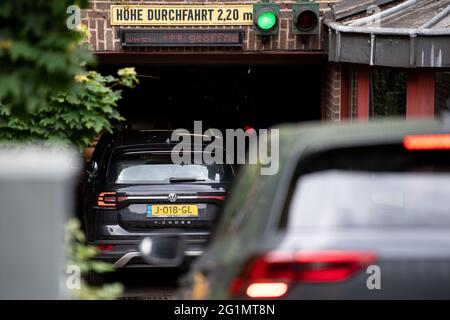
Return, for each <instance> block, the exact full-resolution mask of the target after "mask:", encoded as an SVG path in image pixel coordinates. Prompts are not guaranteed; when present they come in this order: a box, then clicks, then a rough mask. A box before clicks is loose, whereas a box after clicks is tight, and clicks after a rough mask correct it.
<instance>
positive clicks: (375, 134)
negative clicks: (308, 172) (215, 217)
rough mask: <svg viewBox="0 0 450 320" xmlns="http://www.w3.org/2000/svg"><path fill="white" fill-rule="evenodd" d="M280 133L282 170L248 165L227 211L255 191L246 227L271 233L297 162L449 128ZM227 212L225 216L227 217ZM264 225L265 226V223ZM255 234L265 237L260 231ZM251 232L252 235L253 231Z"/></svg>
mask: <svg viewBox="0 0 450 320" xmlns="http://www.w3.org/2000/svg"><path fill="white" fill-rule="evenodd" d="M276 128H277V129H279V130H280V131H279V135H280V140H279V162H278V163H279V170H278V173H277V174H274V175H261V171H260V170H259V167H260V165H256V166H255V165H247V166H245V167H244V168H242V169H241V171H240V174H239V176H240V178H238V181H236V183H235V185H236V188H235V189H234V191H235V194H238V196H236V197H233V196H232V197H231V198H230V199H229V201H228V204H227V207H226V209H225V210H227V209H228V208H231V209H230V210H236V209H235V208H240V206H239V197H240V196H241V194H244V195H245V194H246V190H255V192H256V193H257V194H258V195H259V196H258V197H256V198H252V199H253V200H251V201H252V203H251V205H250V204H249V205H248V208H252V209H251V211H250V210H249V213H250V212H258V214H250V217H249V218H248V220H247V225H252V226H257V225H261V226H262V225H265V228H269V229H266V230H270V228H272V227H273V226H276V225H277V223H278V219H279V215H280V212H281V210H282V208H283V207H284V201H285V200H286V199H285V198H286V196H287V193H288V190H289V186H290V184H291V181H292V177H293V174H294V173H295V170H296V168H297V165H298V161H299V160H301V159H302V158H303V157H304V156H308V155H311V154H313V153H315V152H323V151H327V150H331V149H339V148H348V147H362V146H370V145H381V144H392V143H401V142H402V140H403V138H404V136H406V135H414V134H435V133H448V132H450V128H449V127H447V126H446V125H444V124H443V123H442V122H441V121H438V120H404V119H403V120H398V119H394V120H392V119H391V120H373V121H369V122H362V123H361V122H358V123H356V122H341V123H324V122H320V123H319V122H312V123H308V124H305V123H303V124H286V125H280V126H277V127H276ZM227 213H228V212H226V211H225V212H224V214H227ZM264 221H265V222H264ZM252 230H256V231H254V232H257V233H261V234H265V232H264V231H263V230H261V229H258V228H254V229H252ZM248 232H253V231H251V230H250V229H249V230H248Z"/></svg>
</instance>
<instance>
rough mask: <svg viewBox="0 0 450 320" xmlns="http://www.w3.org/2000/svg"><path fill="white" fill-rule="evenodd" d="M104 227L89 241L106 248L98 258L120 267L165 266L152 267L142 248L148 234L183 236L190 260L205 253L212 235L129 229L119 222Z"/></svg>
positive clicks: (93, 244) (190, 231)
mask: <svg viewBox="0 0 450 320" xmlns="http://www.w3.org/2000/svg"><path fill="white" fill-rule="evenodd" d="M102 229H103V232H99V233H97V235H98V238H97V239H94V240H93V241H89V242H88V244H89V245H92V246H97V247H103V250H102V251H101V252H100V254H99V255H98V256H96V258H95V259H96V260H100V261H104V262H108V263H111V264H113V265H114V266H115V267H116V268H125V267H126V268H128V267H141V268H142V267H164V266H161V265H158V266H152V265H149V264H148V263H146V262H145V261H144V260H143V258H142V255H141V253H140V252H139V249H138V247H139V243H140V242H141V240H142V239H143V238H145V237H148V236H153V235H154V236H156V235H161V234H177V235H181V236H183V237H184V239H185V244H186V247H185V261H186V262H187V263H189V262H190V261H191V260H193V259H195V258H196V257H198V256H200V255H201V254H202V253H203V251H204V250H205V248H206V246H207V244H208V241H209V236H210V232H209V231H207V230H183V229H167V230H161V229H160V230H148V231H147V230H142V231H128V230H125V229H124V228H122V227H121V226H119V225H105V226H103V228H102Z"/></svg>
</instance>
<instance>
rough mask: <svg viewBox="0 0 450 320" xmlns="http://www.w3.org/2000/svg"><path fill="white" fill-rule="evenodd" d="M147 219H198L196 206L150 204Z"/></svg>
mask: <svg viewBox="0 0 450 320" xmlns="http://www.w3.org/2000/svg"><path fill="white" fill-rule="evenodd" d="M147 217H150V218H159V217H198V206H197V205H196V204H173V205H162V204H150V205H148V206H147Z"/></svg>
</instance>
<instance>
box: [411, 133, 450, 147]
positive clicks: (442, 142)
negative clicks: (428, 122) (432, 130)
mask: <svg viewBox="0 0 450 320" xmlns="http://www.w3.org/2000/svg"><path fill="white" fill-rule="evenodd" d="M403 146H404V147H405V149H406V150H450V134H425V135H411V136H406V137H404V138H403Z"/></svg>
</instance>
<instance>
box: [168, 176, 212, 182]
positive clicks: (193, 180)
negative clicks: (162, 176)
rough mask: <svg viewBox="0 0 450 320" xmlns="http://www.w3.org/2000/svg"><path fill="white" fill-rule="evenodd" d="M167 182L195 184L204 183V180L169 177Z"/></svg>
mask: <svg viewBox="0 0 450 320" xmlns="http://www.w3.org/2000/svg"><path fill="white" fill-rule="evenodd" d="M169 181H170V182H171V183H172V182H195V181H205V179H197V178H189V177H171V178H170V179H169Z"/></svg>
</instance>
